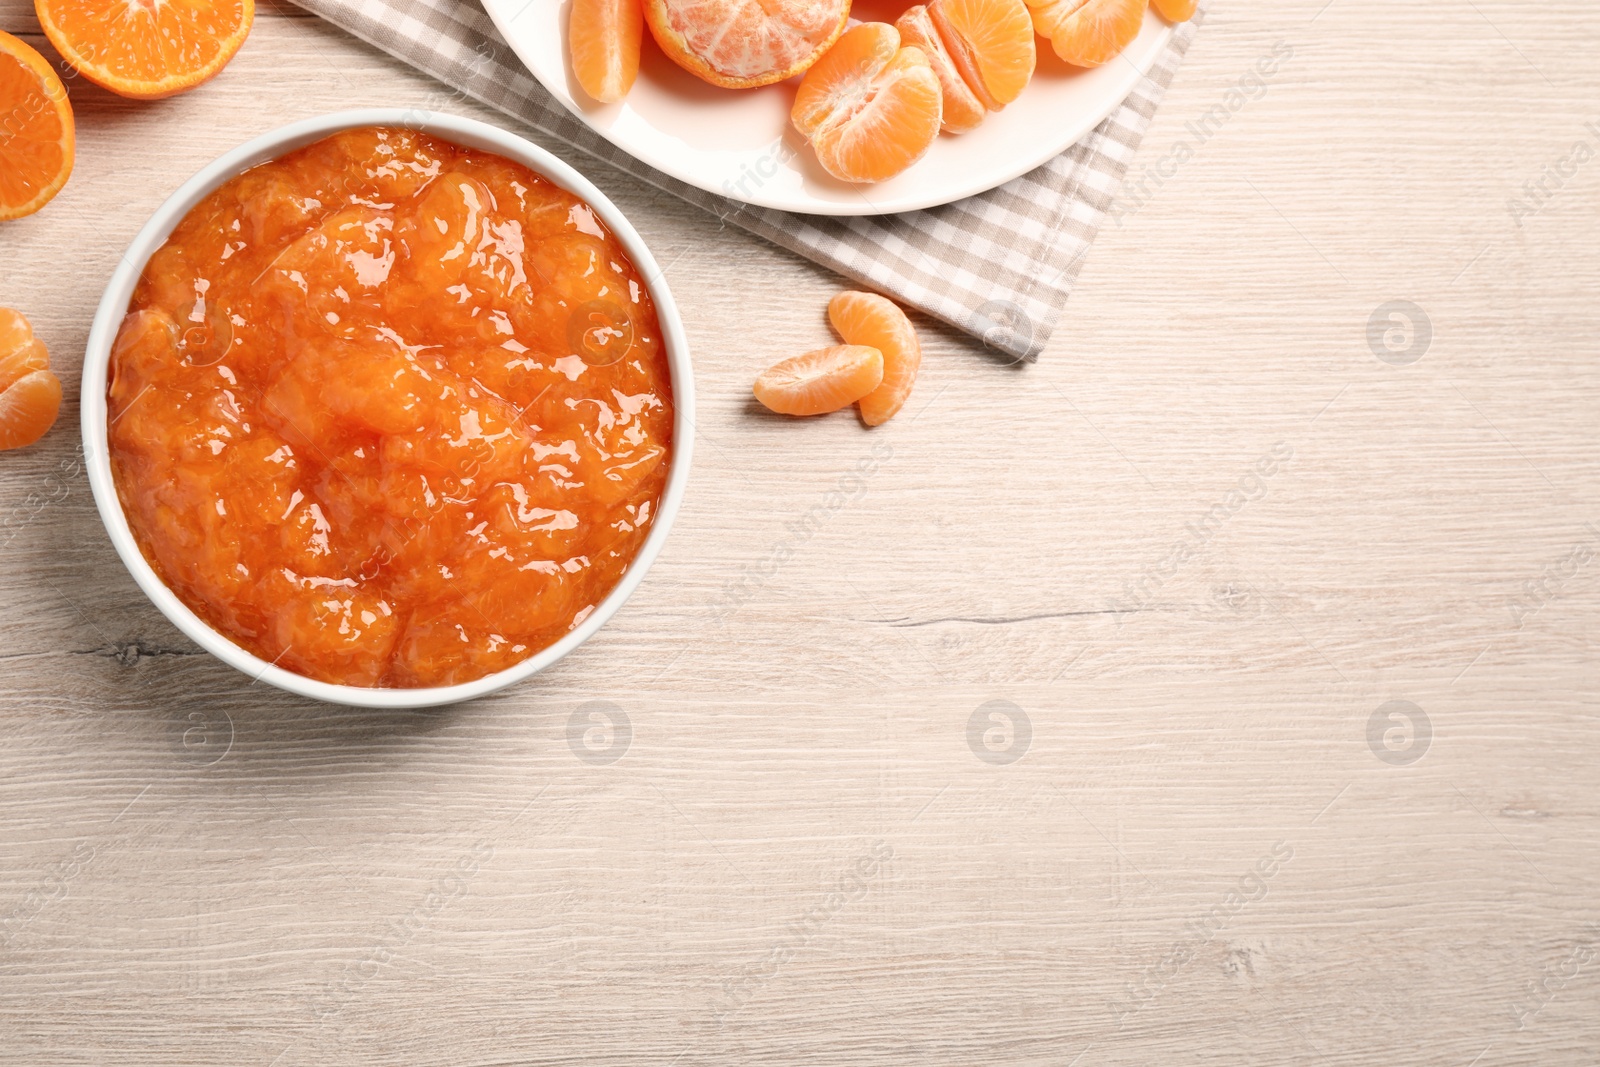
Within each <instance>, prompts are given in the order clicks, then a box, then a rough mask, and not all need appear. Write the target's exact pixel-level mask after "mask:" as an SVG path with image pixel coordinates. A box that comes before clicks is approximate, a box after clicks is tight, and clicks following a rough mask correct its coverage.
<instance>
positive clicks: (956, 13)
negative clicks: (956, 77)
mask: <svg viewBox="0 0 1600 1067" xmlns="http://www.w3.org/2000/svg"><path fill="white" fill-rule="evenodd" d="M928 11H929V14H930V15H931V16H932V17H933V24H934V26H935V27H937V28H938V30H939V36H940V38H941V39H942V40H943V41H944V44H945V47H946V48H948V49H949V50H950V55H951V58H952V59H954V60H955V65H956V68H957V69H958V70H960V71H961V74H962V76H963V77H964V78H965V79H966V82H967V84H968V85H969V86H971V87H972V91H973V93H974V94H976V95H977V97H978V99H979V100H982V101H983V105H984V106H985V107H987V108H988V109H989V110H990V111H998V110H1000V109H1001V108H1003V107H1005V106H1006V105H1007V104H1009V103H1011V101H1013V100H1015V99H1016V98H1017V97H1018V96H1020V95H1021V94H1022V90H1023V89H1026V88H1027V87H1028V82H1029V80H1030V79H1032V78H1033V67H1034V63H1035V61H1036V59H1037V56H1036V54H1035V51H1034V45H1033V20H1032V19H1031V18H1030V17H1029V14H1028V6H1027V5H1026V4H1024V3H1023V2H1022V0H934V2H933V3H932V4H931V5H930V6H929V8H928Z"/></svg>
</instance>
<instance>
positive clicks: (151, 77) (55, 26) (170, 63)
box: [34, 0, 256, 100]
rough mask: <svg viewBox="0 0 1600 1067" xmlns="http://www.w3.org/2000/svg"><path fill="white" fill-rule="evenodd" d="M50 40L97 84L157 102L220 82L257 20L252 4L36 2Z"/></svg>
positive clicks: (251, 0)
mask: <svg viewBox="0 0 1600 1067" xmlns="http://www.w3.org/2000/svg"><path fill="white" fill-rule="evenodd" d="M34 10H35V11H36V12H37V14H38V16H39V25H40V27H42V28H43V29H44V33H45V36H46V37H48V38H49V39H50V43H51V44H53V45H55V46H56V50H57V51H59V52H60V53H61V55H62V57H63V58H65V59H66V61H67V62H68V63H71V64H72V65H73V67H74V68H76V69H77V71H78V72H79V73H80V74H82V75H83V76H84V77H85V78H88V79H89V80H90V81H92V82H94V83H95V84H96V85H99V86H102V87H103V88H106V89H110V90H111V91H112V92H114V93H117V94H119V95H121V96H127V97H132V98H133V99H135V100H159V99H160V98H162V97H164V96H172V95H173V94H174V93H181V92H184V91H185V90H187V89H193V88H194V87H195V86H197V85H199V84H200V83H202V82H205V81H209V80H210V79H212V78H214V77H216V75H217V74H218V72H220V71H221V70H222V68H223V67H225V66H227V65H228V61H229V60H230V59H232V58H233V56H234V53H236V52H238V51H239V46H240V45H242V44H244V39H245V38H246V37H248V36H249V35H250V26H251V24H252V23H253V22H254V21H255V14H256V8H255V0H34Z"/></svg>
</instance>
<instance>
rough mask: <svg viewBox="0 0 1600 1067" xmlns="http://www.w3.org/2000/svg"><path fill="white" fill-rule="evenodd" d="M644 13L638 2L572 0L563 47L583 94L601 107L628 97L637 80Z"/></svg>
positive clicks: (628, 0) (633, 0)
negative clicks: (567, 51)
mask: <svg viewBox="0 0 1600 1067" xmlns="http://www.w3.org/2000/svg"><path fill="white" fill-rule="evenodd" d="M643 41H644V9H643V8H641V7H640V6H639V0H572V15H571V18H570V19H569V21H568V22H567V47H568V49H569V51H570V52H571V53H572V73H573V74H574V75H575V76H576V77H577V79H578V84H579V85H581V86H583V91H584V92H586V93H588V94H589V95H590V96H592V97H594V98H595V99H596V100H598V101H600V102H601V103H602V104H614V103H616V102H617V101H618V100H621V99H622V98H623V97H624V96H627V95H628V90H629V89H631V88H633V80H634V79H635V78H636V77H638V76H639V47H640V45H641V44H642V43H643Z"/></svg>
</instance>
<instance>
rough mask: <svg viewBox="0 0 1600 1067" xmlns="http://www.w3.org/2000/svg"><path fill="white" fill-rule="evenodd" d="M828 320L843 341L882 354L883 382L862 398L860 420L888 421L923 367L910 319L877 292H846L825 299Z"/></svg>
mask: <svg viewBox="0 0 1600 1067" xmlns="http://www.w3.org/2000/svg"><path fill="white" fill-rule="evenodd" d="M828 321H829V322H831V323H833V328H834V329H835V330H838V331H839V336H840V337H842V338H844V341H845V343H846V344H852V345H865V346H867V347H869V348H876V349H877V350H878V351H879V352H881V353H883V381H882V382H880V383H879V384H878V387H877V388H876V389H874V390H873V391H872V392H870V393H868V394H867V395H866V396H864V397H862V398H861V401H860V406H861V421H862V422H864V423H866V424H867V425H868V426H878V425H881V424H882V423H885V422H888V421H889V420H890V419H892V418H894V416H895V413H896V412H898V411H899V410H900V409H901V408H902V407H904V406H905V402H906V398H907V397H909V396H910V395H911V386H912V385H913V384H914V383H915V382H916V380H917V370H918V369H919V368H920V367H921V366H922V346H921V345H919V344H918V343H917V332H916V331H915V330H913V329H912V328H911V320H910V319H908V318H906V313H905V312H904V311H901V310H900V309H899V308H898V307H896V306H895V304H894V302H893V301H891V300H889V299H887V298H885V297H881V296H879V295H878V294H877V293H862V292H856V291H848V292H843V293H840V294H839V295H838V296H836V297H834V298H833V299H832V300H830V301H828Z"/></svg>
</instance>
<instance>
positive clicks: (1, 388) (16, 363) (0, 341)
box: [0, 308, 61, 449]
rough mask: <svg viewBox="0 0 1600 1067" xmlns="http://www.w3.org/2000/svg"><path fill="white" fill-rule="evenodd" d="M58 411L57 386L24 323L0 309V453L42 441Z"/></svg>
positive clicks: (41, 348) (45, 355) (46, 358)
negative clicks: (0, 451) (3, 450)
mask: <svg viewBox="0 0 1600 1067" xmlns="http://www.w3.org/2000/svg"><path fill="white" fill-rule="evenodd" d="M60 411H61V382H60V380H59V379H57V378H56V376H55V375H54V374H51V373H50V354H49V353H48V352H46V351H45V347H44V345H43V343H41V342H40V341H38V340H36V339H35V338H34V336H33V328H32V327H31V326H29V325H28V320H27V319H25V318H23V317H22V316H21V315H19V314H17V313H16V312H15V311H12V310H11V309H10V308H0V449H8V448H23V447H25V446H27V445H31V444H33V443H34V442H35V441H37V440H39V438H41V437H43V436H44V435H45V433H46V431H48V430H49V429H50V427H51V426H53V425H55V421H56V415H57V414H58V413H59V412H60Z"/></svg>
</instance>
